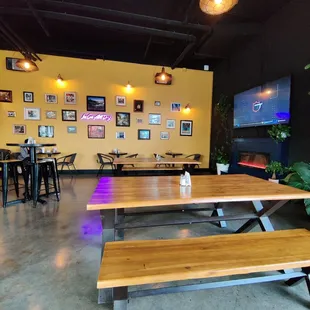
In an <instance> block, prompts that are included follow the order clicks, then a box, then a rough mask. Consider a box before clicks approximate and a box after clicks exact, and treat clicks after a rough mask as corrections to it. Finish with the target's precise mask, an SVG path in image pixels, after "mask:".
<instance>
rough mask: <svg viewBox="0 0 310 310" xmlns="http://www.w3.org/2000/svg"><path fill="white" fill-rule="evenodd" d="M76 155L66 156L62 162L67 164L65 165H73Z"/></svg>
mask: <svg viewBox="0 0 310 310" xmlns="http://www.w3.org/2000/svg"><path fill="white" fill-rule="evenodd" d="M76 155H77V153H74V154H70V155H67V156H66V157H65V160H64V161H65V162H67V163H70V164H73V163H74V161H75V157H76Z"/></svg>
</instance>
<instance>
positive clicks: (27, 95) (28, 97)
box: [23, 91, 34, 103]
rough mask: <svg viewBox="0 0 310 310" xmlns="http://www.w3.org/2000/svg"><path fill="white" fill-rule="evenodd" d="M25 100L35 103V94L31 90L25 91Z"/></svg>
mask: <svg viewBox="0 0 310 310" xmlns="http://www.w3.org/2000/svg"><path fill="white" fill-rule="evenodd" d="M23 97H24V102H28V103H33V102H34V94H33V92H31V91H24V92H23Z"/></svg>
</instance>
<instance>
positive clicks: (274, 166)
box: [265, 161, 285, 183]
mask: <svg viewBox="0 0 310 310" xmlns="http://www.w3.org/2000/svg"><path fill="white" fill-rule="evenodd" d="M265 171H266V172H267V173H271V174H272V176H271V178H269V179H268V180H269V181H270V182H273V183H279V179H277V175H279V174H280V175H281V174H283V173H284V171H285V168H284V167H283V165H282V164H281V163H280V162H278V161H271V162H270V163H269V164H268V165H267V166H266V170H265Z"/></svg>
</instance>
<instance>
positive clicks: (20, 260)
mask: <svg viewBox="0 0 310 310" xmlns="http://www.w3.org/2000/svg"><path fill="white" fill-rule="evenodd" d="M96 183H97V179H96V178H95V177H94V176H91V177H83V178H82V177H77V178H74V179H71V178H70V177H62V179H61V186H62V194H61V201H60V202H59V203H58V202H56V201H55V200H54V198H52V197H51V198H49V201H48V204H47V205H43V206H42V205H39V206H38V207H37V208H36V209H34V208H32V206H31V204H20V205H16V206H11V207H9V208H7V209H2V210H0V211H1V212H0V220H1V223H2V225H1V226H0V309H1V310H50V309H51V310H79V309H83V310H90V309H92V310H94V309H102V310H107V309H109V310H111V309H112V307H111V306H110V305H98V304H97V290H96V280H97V272H98V268H99V259H100V243H101V236H100V234H101V223H100V218H99V213H98V212H89V211H88V212H87V211H86V207H85V205H86V203H87V201H88V199H89V197H90V196H91V194H92V192H93V190H94V188H95V186H96ZM189 207H190V206H189ZM239 208H250V205H249V204H246V203H242V204H240V205H238V206H237V205H235V206H234V210H236V209H239ZM231 209H232V208H231V206H226V208H225V212H226V213H229V210H231ZM205 215H207V214H205V213H204V212H196V213H193V214H192V215H191V216H192V217H193V218H197V217H202V216H205ZM167 216H168V217H171V216H172V215H156V216H149V217H146V218H141V217H140V218H139V221H140V222H141V221H143V222H148V221H154V220H156V219H164V218H167ZM174 216H175V215H174ZM181 216H184V215H181ZM130 220H131V221H138V219H137V218H134V217H133V218H132V217H130ZM271 220H272V222H273V224H274V226H275V228H276V229H287V228H295V227H306V228H310V225H309V223H310V219H309V218H307V216H306V214H305V212H304V209H303V207H302V206H301V205H299V204H287V205H286V206H285V207H283V208H282V209H281V210H280V211H279V212H278V213H276V214H275V215H273V216H272V218H271ZM241 224H242V222H238V223H237V222H233V223H232V222H231V223H229V225H228V228H227V229H220V228H218V227H216V226H214V225H212V224H199V225H186V226H170V227H160V228H151V229H137V230H128V231H126V233H125V239H127V240H128V239H165V238H188V237H196V236H205V235H210V234H221V233H225V232H226V233H231V232H233V231H234V230H235V229H236V228H238V227H239V226H240V225H241ZM253 246H255V245H253ZM309 308H310V303H309V295H308V292H307V290H306V286H305V284H304V283H302V284H300V285H298V286H295V287H291V288H290V287H286V286H285V285H284V284H283V283H280V282H275V283H267V284H254V285H248V286H236V287H231V288H224V289H214V290H208V291H199V292H188V293H179V294H172V295H161V296H155V297H144V298H138V299H132V300H130V302H129V306H128V309H129V310H138V309H139V310H161V309H178V310H206V309H218V310H222V309H223V310H224V309H225V310H234V309H236V310H237V309H251V310H256V309H257V310H258V309H260V310H261V309H266V310H271V309H287V310H301V309H309Z"/></svg>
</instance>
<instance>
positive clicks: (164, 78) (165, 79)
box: [155, 67, 172, 85]
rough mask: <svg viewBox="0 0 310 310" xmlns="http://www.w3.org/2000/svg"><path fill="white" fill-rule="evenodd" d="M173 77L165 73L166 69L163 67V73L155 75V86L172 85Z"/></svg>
mask: <svg viewBox="0 0 310 310" xmlns="http://www.w3.org/2000/svg"><path fill="white" fill-rule="evenodd" d="M171 83H172V75H171V74H169V73H167V72H166V71H165V67H162V69H161V72H158V73H156V74H155V84H163V85H171Z"/></svg>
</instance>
